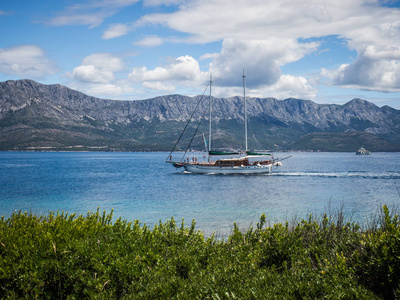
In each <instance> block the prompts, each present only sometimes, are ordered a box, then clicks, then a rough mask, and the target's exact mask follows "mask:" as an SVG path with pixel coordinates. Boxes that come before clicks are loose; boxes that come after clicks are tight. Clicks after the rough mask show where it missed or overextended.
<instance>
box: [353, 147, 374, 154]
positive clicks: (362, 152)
mask: <svg viewBox="0 0 400 300" xmlns="http://www.w3.org/2000/svg"><path fill="white" fill-rule="evenodd" d="M370 154H371V152H369V151H368V150H367V149H365V148H364V147H361V148H360V149H358V150H357V152H356V155H370Z"/></svg>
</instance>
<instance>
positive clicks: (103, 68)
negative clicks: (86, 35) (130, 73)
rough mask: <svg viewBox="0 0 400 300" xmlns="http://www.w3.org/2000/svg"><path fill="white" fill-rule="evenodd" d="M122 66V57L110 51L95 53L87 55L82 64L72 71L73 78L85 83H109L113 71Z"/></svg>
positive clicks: (120, 68) (111, 79) (112, 76)
mask: <svg viewBox="0 0 400 300" xmlns="http://www.w3.org/2000/svg"><path fill="white" fill-rule="evenodd" d="M123 67H124V64H123V61H122V59H120V58H119V57H115V56H113V55H112V54H110V53H95V54H92V55H89V56H87V57H86V58H85V59H84V60H83V61H82V64H81V65H80V66H78V67H76V68H75V69H74V70H73V71H72V75H73V77H74V78H75V79H77V80H79V81H82V82H86V83H109V82H110V81H113V80H114V79H115V76H114V73H115V72H118V71H121V70H122V69H123Z"/></svg>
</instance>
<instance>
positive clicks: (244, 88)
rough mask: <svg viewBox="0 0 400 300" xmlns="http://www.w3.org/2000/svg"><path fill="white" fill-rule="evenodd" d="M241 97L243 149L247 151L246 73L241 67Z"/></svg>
mask: <svg viewBox="0 0 400 300" xmlns="http://www.w3.org/2000/svg"><path fill="white" fill-rule="evenodd" d="M243 99H244V140H245V151H246V152H247V150H248V149H247V110H246V75H245V74H244V69H243Z"/></svg>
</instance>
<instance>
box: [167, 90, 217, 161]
mask: <svg viewBox="0 0 400 300" xmlns="http://www.w3.org/2000/svg"><path fill="white" fill-rule="evenodd" d="M208 85H209V83H207V86H206V88H205V89H204V92H203V95H201V97H200V100H199V101H198V102H197V105H196V108H195V109H194V111H193V113H192V115H191V116H190V118H189V120H188V121H187V123H186V126H185V128H184V129H183V131H182V132H181V135H180V136H179V138H178V140H177V141H176V143H175V145H174V147H173V148H172V150H171V152H170V153H169V154H168V156H167V159H166V160H168V159H169V158H170V156H171V154H172V152H174V150H175V148H176V145H178V143H179V141H180V140H181V138H182V136H183V134H184V133H185V131H186V128H187V127H188V125H189V123H190V121H191V120H192V118H193V115H194V113H195V112H196V110H197V108H198V107H199V104H200V102H201V101H202V100H203V97H204V94H205V93H206V91H207V88H208Z"/></svg>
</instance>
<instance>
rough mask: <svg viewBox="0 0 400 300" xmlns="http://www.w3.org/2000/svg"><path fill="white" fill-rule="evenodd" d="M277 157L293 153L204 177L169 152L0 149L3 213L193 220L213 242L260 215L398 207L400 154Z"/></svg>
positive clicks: (351, 213) (292, 217)
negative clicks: (263, 170)
mask: <svg viewBox="0 0 400 300" xmlns="http://www.w3.org/2000/svg"><path fill="white" fill-rule="evenodd" d="M174 155H177V156H179V155H181V154H179V153H178V154H174ZM190 155H192V154H190ZM198 155H200V156H201V153H200V154H198ZM274 156H275V158H281V159H282V158H286V157H288V156H291V157H290V158H288V159H285V160H283V161H282V166H279V167H274V168H273V172H272V173H271V174H264V175H200V174H190V173H185V172H183V169H182V168H181V169H175V168H174V167H173V166H172V165H170V164H168V163H165V160H166V159H168V153H120V152H113V153H109V152H0V216H4V217H5V218H9V217H10V216H11V215H12V213H13V212H16V211H19V210H21V211H22V212H25V211H26V212H28V213H32V214H35V215H43V214H44V215H46V214H48V213H49V212H51V211H53V212H56V211H60V212H61V211H63V212H65V213H69V214H73V213H76V214H78V215H80V214H82V215H86V214H87V213H88V212H96V211H97V209H99V210H100V212H103V211H106V212H107V213H109V212H111V210H112V209H113V220H114V221H115V220H116V219H118V218H119V217H121V218H122V219H126V220H128V221H134V220H139V222H140V223H141V224H146V225H147V226H150V227H151V228H153V227H154V225H155V224H157V223H159V222H166V221H167V220H171V218H174V220H175V221H176V222H177V223H178V225H180V224H181V223H182V222H184V223H185V226H190V225H191V223H192V221H193V220H195V222H196V227H195V228H196V229H198V230H201V231H202V232H203V233H204V234H205V235H206V236H210V235H211V234H213V233H214V234H215V235H216V236H219V237H226V236H228V235H229V234H230V233H231V232H232V230H233V226H234V224H236V225H237V226H238V227H239V228H240V229H241V230H244V231H245V230H247V229H249V228H250V227H251V226H256V224H257V222H258V221H259V219H260V216H261V215H262V214H265V216H266V219H267V224H268V225H270V226H272V225H273V224H275V223H280V222H293V221H301V220H302V219H308V217H309V215H310V214H311V215H313V216H322V214H323V213H333V214H334V213H335V212H337V211H342V212H344V214H345V216H346V218H347V219H348V220H349V221H351V222H357V223H360V224H364V223H365V221H367V222H368V220H370V219H371V218H373V217H374V216H376V214H377V212H378V211H379V209H380V208H381V207H382V205H384V204H386V205H388V206H389V207H393V206H394V207H397V206H398V204H400V153H372V154H371V155H365V156H358V155H355V153H315V152H293V153H288V152H284V153H274Z"/></svg>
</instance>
